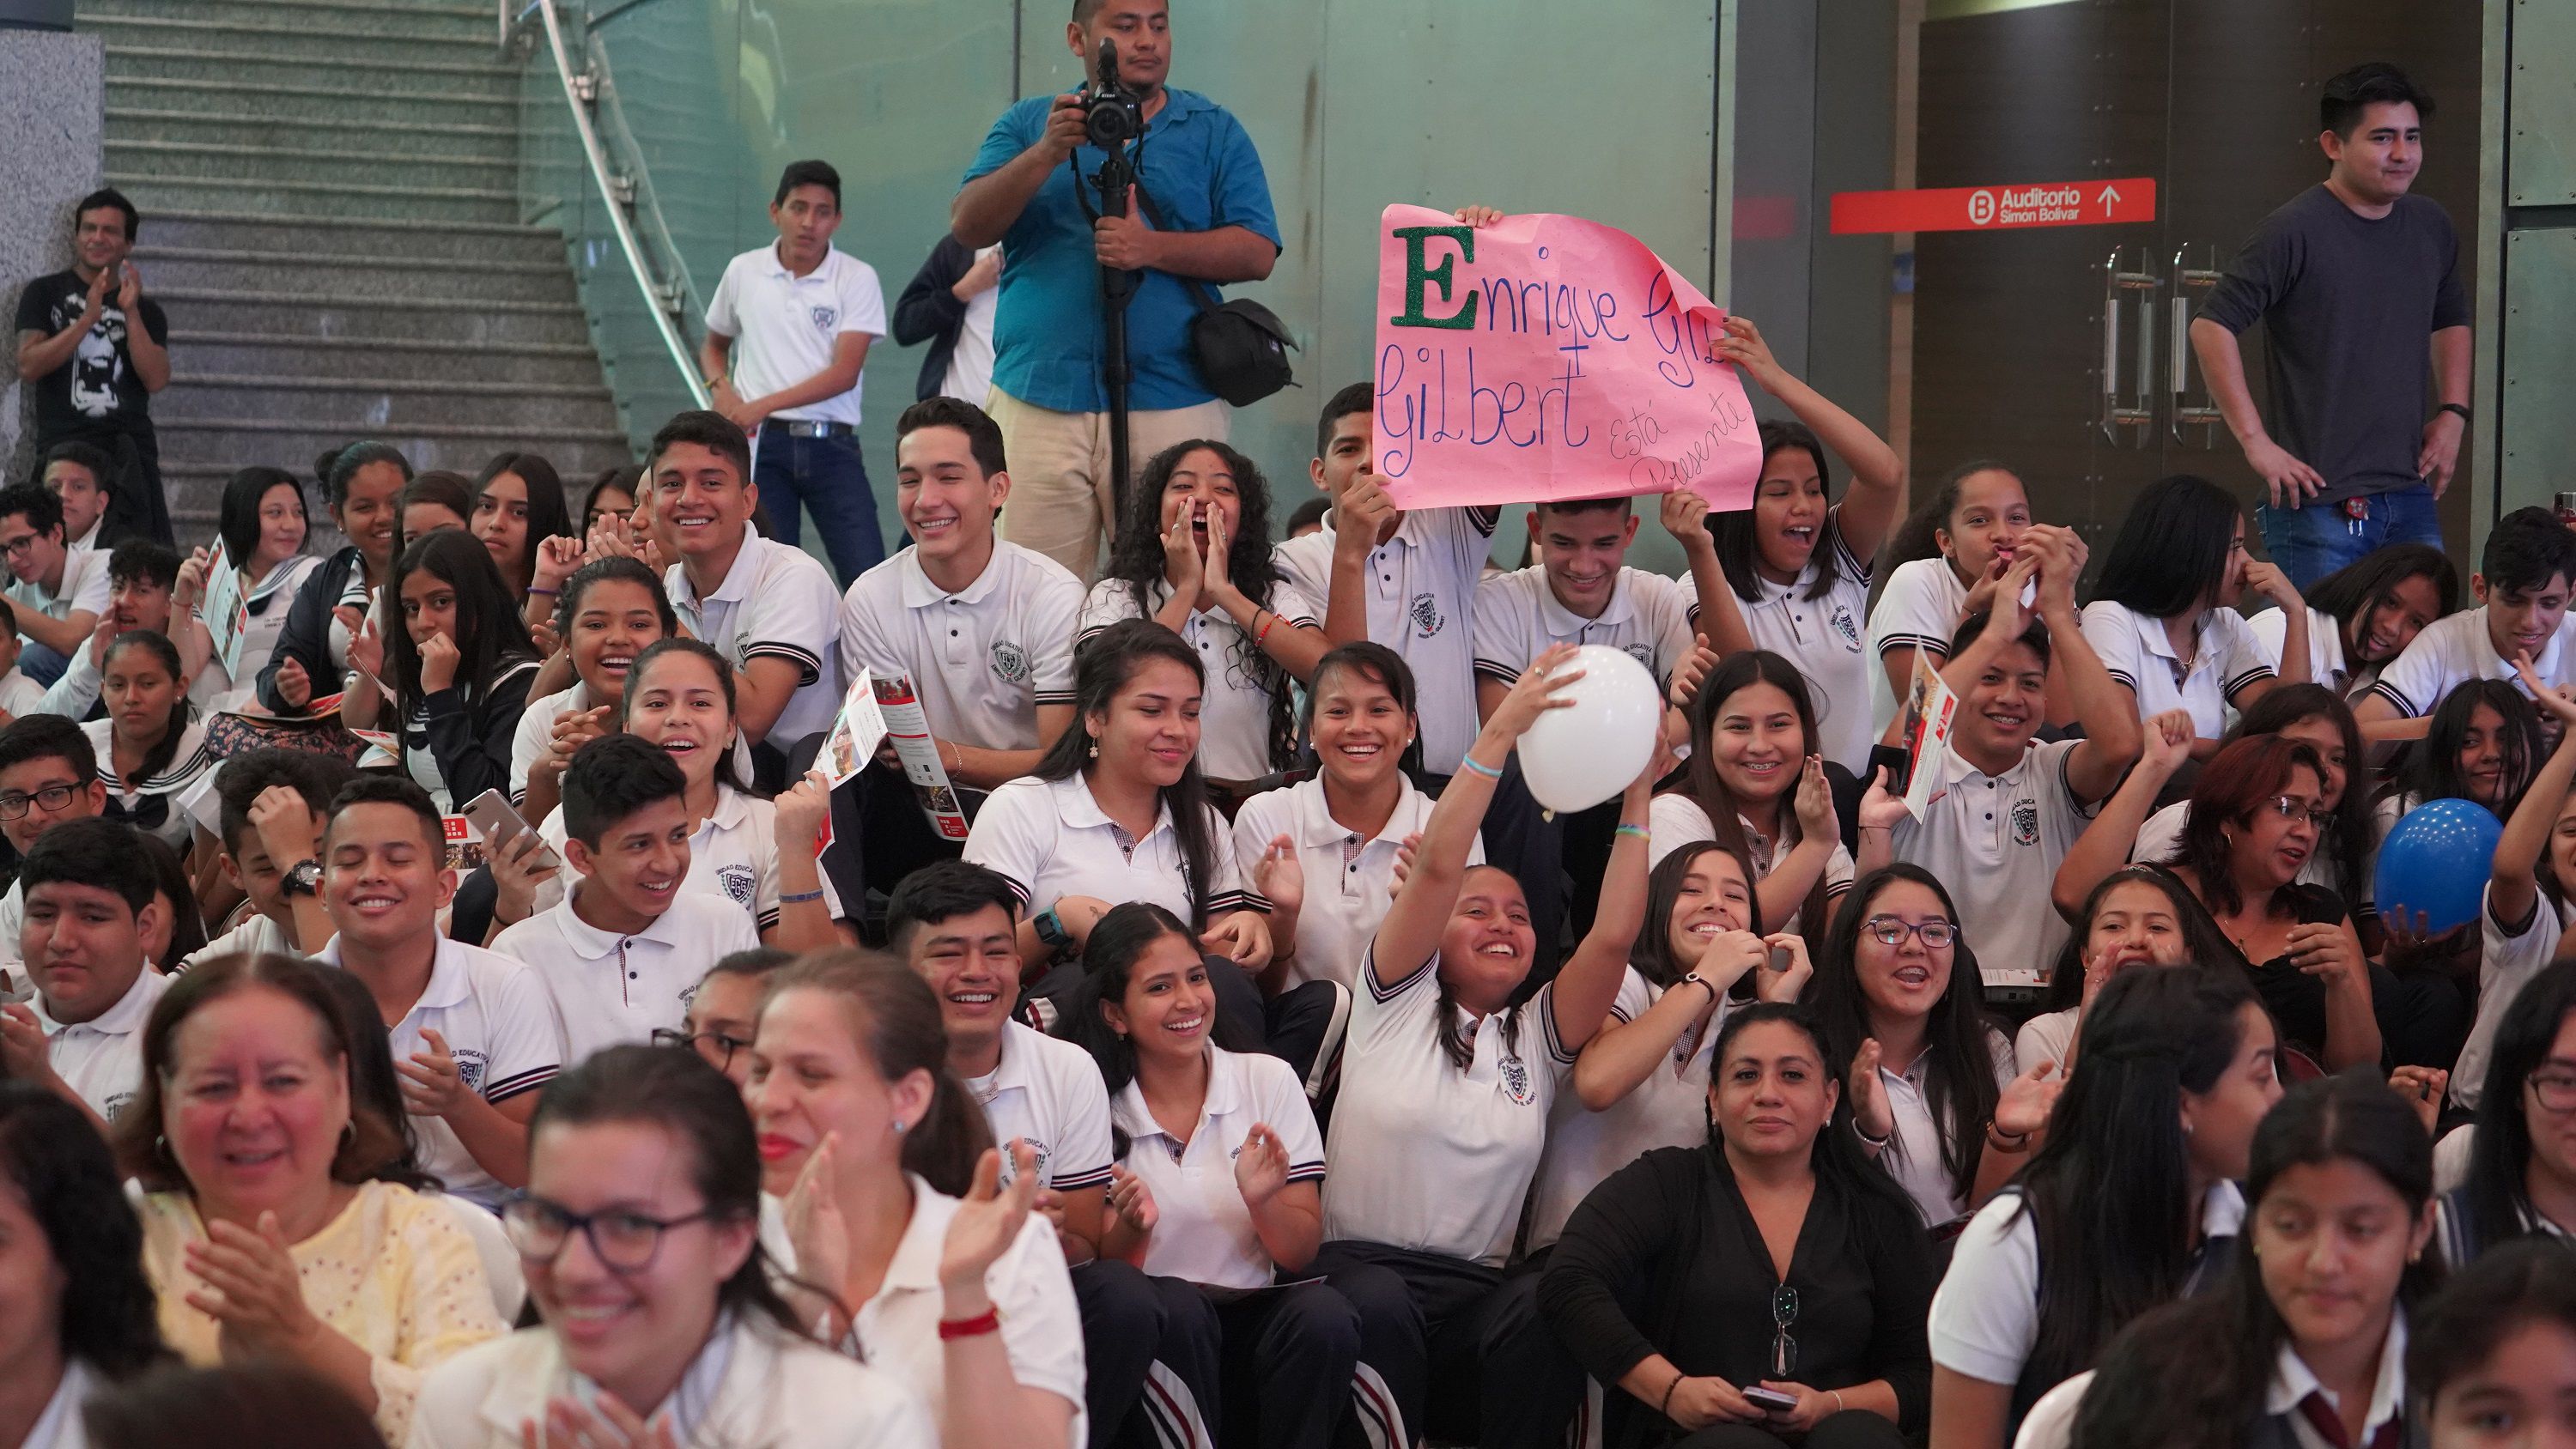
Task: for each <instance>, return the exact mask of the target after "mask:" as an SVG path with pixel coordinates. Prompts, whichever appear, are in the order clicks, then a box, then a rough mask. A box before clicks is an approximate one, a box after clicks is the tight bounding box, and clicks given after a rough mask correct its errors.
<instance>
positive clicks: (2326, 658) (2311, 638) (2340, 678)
mask: <svg viewBox="0 0 2576 1449" xmlns="http://www.w3.org/2000/svg"><path fill="white" fill-rule="evenodd" d="M2245 627H2246V628H2248V629H2251V630H2253V631H2254V641H2255V642H2256V643H2258V644H2260V645H2262V646H2263V655H2264V657H2265V658H2267V659H2269V660H2271V661H2272V667H2273V668H2274V669H2278V668H2280V667H2281V643H2282V641H2283V640H2284V639H2286V638H2287V637H2288V636H2289V631H2290V619H2289V616H2288V615H2286V614H2284V613H2282V612H2281V611H2280V610H2279V609H2277V608H2272V609H2265V610H2264V611H2263V612H2261V613H2259V614H2253V615H2249V616H2247V618H2246V620H2245ZM2377 678H2379V671H2378V670H2375V669H2367V668H2365V669H2362V670H2359V671H2354V670H2352V669H2349V668H2347V667H2346V666H2345V664H2344V658H2343V625H2342V624H2341V623H2340V622H2338V621H2337V620H2336V619H2335V617H2334V615H2332V614H2328V613H2326V612H2324V611H2322V610H2319V609H2313V608H2312V609H2310V610H2308V682H2309V683H2311V684H2322V685H2324V686H2325V687H2326V688H2328V689H2331V690H2333V691H2334V692H2335V697H2336V698H2337V699H2350V698H2351V697H2352V696H2353V695H2354V694H2356V693H2358V692H2359V691H2361V690H2365V689H2368V688H2369V687H2370V685H2371V682H2372V681H2373V680H2376V679H2377Z"/></svg>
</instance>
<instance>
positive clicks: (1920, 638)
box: [1864, 554, 1968, 740]
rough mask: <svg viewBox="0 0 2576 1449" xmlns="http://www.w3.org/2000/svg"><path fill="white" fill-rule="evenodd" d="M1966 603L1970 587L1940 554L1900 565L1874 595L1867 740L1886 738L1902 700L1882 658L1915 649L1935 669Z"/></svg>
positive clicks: (1946, 652)
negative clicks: (1927, 659) (1884, 585)
mask: <svg viewBox="0 0 2576 1449" xmlns="http://www.w3.org/2000/svg"><path fill="white" fill-rule="evenodd" d="M1967 604H1968V586H1967V585H1966V584H1963V583H1961V582H1959V571H1958V570H1957V569H1954V568H1952V567H1950V561H1949V560H1948V559H1946V558H1942V557H1940V556H1939V555H1937V554H1936V555H1934V556H1933V557H1931V558H1918V559H1915V560H1914V561H1912V562H1911V563H1902V564H1898V565H1897V566H1896V568H1895V569H1894V570H1893V571H1892V572H1890V573H1889V574H1888V576H1887V587H1886V588H1884V589H1881V590H1879V591H1878V607H1877V608H1875V609H1872V610H1870V611H1869V648H1868V649H1867V650H1865V651H1864V652H1865V653H1866V655H1867V656H1868V659H1869V737H1870V738H1871V739H1872V740H1876V739H1879V738H1881V737H1883V736H1885V735H1886V733H1887V727H1888V726H1889V725H1891V724H1894V723H1895V722H1896V712H1897V710H1898V709H1899V708H1900V707H1901V706H1902V704H1903V701H1901V700H1899V699H1898V698H1897V697H1896V687H1895V686H1894V685H1892V684H1889V683H1888V682H1887V662H1886V658H1885V656H1886V654H1887V651H1888V650H1890V649H1913V650H1918V651H1920V652H1922V653H1925V654H1929V655H1931V656H1932V660H1933V662H1934V663H1935V664H1936V665H1937V664H1940V663H1943V662H1945V661H1947V660H1948V659H1949V657H1950V638H1951V636H1952V635H1954V634H1956V633H1958V632H1959V615H1960V612H1961V611H1962V610H1964V609H1965V608H1966V607H1967Z"/></svg>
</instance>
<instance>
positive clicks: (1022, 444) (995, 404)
mask: <svg viewBox="0 0 2576 1449" xmlns="http://www.w3.org/2000/svg"><path fill="white" fill-rule="evenodd" d="M984 410H985V411H986V412H987V413H990V414H991V415H992V418H993V421H994V423H995V424H996V425H998V426H999V427H1000V428H1001V430H1002V454H1003V456H1004V457H1005V458H1006V459H1008V460H1009V462H1010V472H1011V496H1010V498H1009V500H1008V501H1006V502H1005V503H1003V505H1002V537H1004V538H1006V539H1009V540H1010V541H1011V542H1013V543H1016V544H1018V545H1020V546H1021V547H1023V548H1033V549H1035V550H1037V551H1038V552H1039V553H1042V554H1045V555H1046V556H1047V557H1049V558H1051V559H1054V560H1055V561H1056V562H1057V563H1060V564H1062V565H1064V566H1065V567H1066V568H1068V569H1071V570H1072V571H1073V576H1074V577H1075V578H1078V579H1080V580H1082V581H1083V582H1084V583H1085V584H1088V583H1090V582H1091V569H1092V563H1093V561H1094V559H1095V558H1096V556H1097V554H1098V552H1099V547H1100V536H1101V534H1103V533H1105V532H1106V533H1114V532H1115V531H1116V530H1117V527H1118V518H1117V507H1118V505H1117V490H1116V488H1115V486H1114V485H1113V484H1112V482H1111V480H1110V477H1109V414H1107V413H1060V412H1056V411H1054V410H1052V409H1049V408H1042V407H1036V406H1032V405H1031V404H1028V403H1024V402H1022V401H1020V400H1019V399H1018V398H1015V397H1013V396H1011V395H1010V394H1009V393H1006V392H1004V391H1002V390H1001V389H1000V388H998V387H997V388H995V389H993V395H992V397H991V399H990V400H989V401H988V402H987V403H986V404H985V408H984ZM1233 411H1234V410H1233V409H1231V408H1229V407H1227V406H1226V405H1225V404H1224V403H1223V402H1221V401H1219V400H1216V399H1213V398H1211V399H1209V400H1208V401H1206V402H1203V403H1200V404H1198V405H1196V406H1194V407H1186V408H1164V409H1160V410H1157V411H1153V412H1131V413H1129V414H1128V415H1127V442H1128V465H1129V467H1131V468H1132V469H1133V470H1134V471H1135V472H1136V473H1138V474H1141V473H1143V472H1144V471H1145V464H1146V462H1147V460H1149V459H1151V458H1152V457H1153V456H1154V455H1155V454H1156V453H1159V452H1161V451H1163V450H1164V449H1165V448H1168V447H1170V446H1172V445H1173V444H1174V443H1182V442H1187V441H1189V440H1190V439H1192V438H1214V439H1216V440H1217V441H1219V442H1223V441H1224V440H1225V436H1226V424H1227V419H1228V418H1230V417H1231V416H1232V414H1233Z"/></svg>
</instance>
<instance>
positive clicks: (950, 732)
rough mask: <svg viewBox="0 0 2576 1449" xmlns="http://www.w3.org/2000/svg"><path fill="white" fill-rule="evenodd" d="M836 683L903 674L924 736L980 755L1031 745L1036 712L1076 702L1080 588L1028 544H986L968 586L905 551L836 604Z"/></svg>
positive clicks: (865, 575) (853, 586)
mask: <svg viewBox="0 0 2576 1449" xmlns="http://www.w3.org/2000/svg"><path fill="white" fill-rule="evenodd" d="M839 617H840V659H841V677H842V678H843V679H844V680H852V679H856V678H858V677H859V671H860V670H862V669H865V670H867V671H869V672H870V673H871V674H873V675H875V677H877V678H879V679H888V678H892V677H893V676H895V675H898V674H902V675H907V676H909V677H910V678H911V680H912V688H913V693H914V695H915V697H917V698H918V699H920V701H921V708H922V713H923V714H925V715H927V716H928V717H929V720H930V732H931V733H932V734H933V735H936V736H938V737H939V738H940V739H943V740H949V741H952V742H954V743H957V744H961V745H966V746H970V747H972V748H974V749H979V750H1033V749H1036V748H1037V747H1038V707H1039V706H1040V705H1051V704H1071V703H1073V633H1074V630H1075V628H1076V627H1077V625H1078V621H1079V620H1080V619H1081V617H1082V583H1081V581H1080V580H1078V579H1076V578H1075V577H1074V576H1073V574H1072V572H1071V571H1070V570H1068V569H1066V568H1065V566H1064V565H1062V564H1060V563H1057V562H1056V561H1055V560H1054V559H1051V558H1048V557H1047V556H1046V555H1045V554H1042V553H1039V552H1037V551H1036V550H1035V549H1030V548H1023V547H1021V546H1020V545H1018V544H1016V543H1012V542H1009V541H1008V540H1006V539H999V538H997V539H994V540H993V556H992V558H991V559H990V560H988V561H986V563H985V565H984V571H983V572H982V573H980V574H977V575H976V576H975V582H973V583H971V584H968V585H967V586H966V587H965V588H963V589H960V590H958V591H957V592H956V593H953V594H952V593H949V592H948V591H946V590H944V589H942V588H940V587H939V585H937V584H935V583H933V582H931V579H930V575H928V574H926V573H924V572H922V568H921V555H920V553H919V552H918V551H917V550H915V549H910V548H907V549H905V550H904V551H902V552H901V553H898V554H896V555H895V556H894V557H892V558H890V559H887V560H886V561H885V562H884V563H881V564H878V565H877V566H876V567H875V568H872V569H870V570H868V571H867V572H866V573H863V574H861V575H859V578H858V581H857V582H856V583H853V584H851V585H850V591H849V593H848V594H847V595H845V596H843V598H842V600H841V609H840V616H839Z"/></svg>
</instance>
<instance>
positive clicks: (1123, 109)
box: [1085, 99, 1136, 146]
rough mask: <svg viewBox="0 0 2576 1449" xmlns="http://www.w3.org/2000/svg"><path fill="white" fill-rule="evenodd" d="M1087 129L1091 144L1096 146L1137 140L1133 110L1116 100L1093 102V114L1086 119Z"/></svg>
mask: <svg viewBox="0 0 2576 1449" xmlns="http://www.w3.org/2000/svg"><path fill="white" fill-rule="evenodd" d="M1085 127H1086V129H1087V130H1088V132H1089V133H1090V136H1091V143H1092V144H1093V145H1095V146H1105V145H1108V144H1110V143H1111V142H1116V141H1132V140H1134V139H1136V121H1135V114H1134V112H1133V110H1132V109H1131V108H1129V107H1128V106H1126V105H1124V104H1122V103H1120V102H1118V101H1116V100H1106V99H1104V100H1100V101H1095V102H1093V103H1092V107H1091V113H1090V115H1089V116H1088V117H1086V118H1085Z"/></svg>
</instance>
